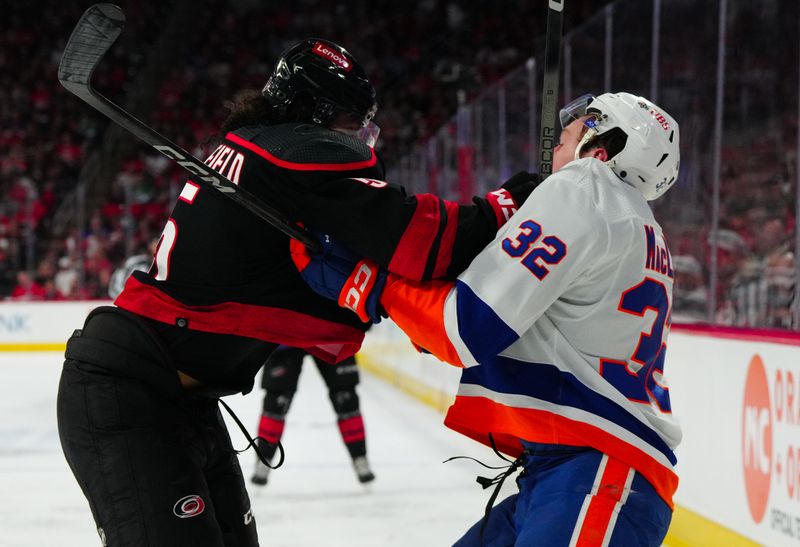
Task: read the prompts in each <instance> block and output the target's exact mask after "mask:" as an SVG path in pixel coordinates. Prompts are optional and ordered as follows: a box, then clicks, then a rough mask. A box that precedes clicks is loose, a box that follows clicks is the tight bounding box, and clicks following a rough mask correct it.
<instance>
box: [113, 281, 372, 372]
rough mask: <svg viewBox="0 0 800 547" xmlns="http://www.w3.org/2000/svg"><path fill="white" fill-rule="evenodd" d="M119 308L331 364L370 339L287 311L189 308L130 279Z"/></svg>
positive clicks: (226, 305) (244, 306) (248, 307)
mask: <svg viewBox="0 0 800 547" xmlns="http://www.w3.org/2000/svg"><path fill="white" fill-rule="evenodd" d="M114 304H115V305H117V306H119V307H120V308H123V309H126V310H128V311H130V312H133V313H136V314H138V315H141V316H142V317H147V318H149V319H153V320H155V321H161V322H162V323H167V324H168V325H174V324H175V323H176V321H177V320H178V319H185V320H186V321H187V326H188V328H190V329H192V330H197V331H202V332H213V333H217V334H233V335H236V336H246V337H248V338H255V339H257V340H264V341H266V342H273V343H276V344H286V345H287V346H292V347H296V348H303V349H305V350H307V351H308V352H309V353H311V354H312V355H314V356H316V357H319V358H320V359H323V360H325V361H328V362H331V363H338V362H339V361H341V360H342V359H346V358H347V357H350V356H352V355H354V354H355V352H356V351H358V349H359V348H360V347H361V342H362V341H363V339H364V333H363V332H361V331H360V330H358V329H357V328H355V327H350V326H347V325H341V324H339V323H334V322H333V321H326V320H324V319H319V318H317V317H313V316H310V315H306V314H303V313H299V312H296V311H292V310H287V309H283V308H273V307H270V306H257V305H253V304H240V303H238V302H223V303H220V304H213V305H209V306H187V305H185V304H182V303H181V302H179V301H177V300H175V299H174V298H171V297H170V296H169V295H167V294H166V293H164V292H162V291H160V290H159V289H157V288H155V287H153V286H151V285H147V284H145V283H142V282H141V281H139V280H137V279H136V278H135V277H134V276H131V277H129V278H128V281H127V283H125V289H124V290H123V291H122V293H121V294H120V295H119V296H118V297H117V299H116V300H115V301H114Z"/></svg>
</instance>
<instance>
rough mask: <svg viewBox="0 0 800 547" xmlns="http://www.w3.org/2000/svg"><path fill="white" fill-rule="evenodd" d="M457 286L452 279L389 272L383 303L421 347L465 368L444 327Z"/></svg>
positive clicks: (401, 327)
mask: <svg viewBox="0 0 800 547" xmlns="http://www.w3.org/2000/svg"><path fill="white" fill-rule="evenodd" d="M454 288H455V283H453V282H452V281H426V282H424V283H419V282H415V281H410V280H407V279H403V278H402V277H398V276H396V275H394V274H389V277H388V279H387V281H386V287H385V288H384V290H383V294H382V295H381V305H382V306H383V309H384V310H386V313H388V314H389V317H391V318H392V320H393V321H394V322H395V323H396V324H397V326H398V327H400V329H401V330H402V331H403V332H405V333H406V335H408V337H409V338H410V339H411V341H412V342H414V343H415V344H416V345H417V346H420V347H422V348H424V349H426V350H427V351H429V352H431V353H432V354H433V355H435V356H436V357H438V358H439V359H441V360H442V361H445V362H446V363H450V364H451V365H456V366H459V367H463V366H464V364H463V363H462V362H461V358H460V357H459V356H458V353H457V352H456V349H455V348H454V347H453V344H452V343H451V342H450V339H449V338H448V337H447V332H446V331H445V328H444V301H445V299H446V298H447V295H448V294H450V291H451V290H453V289H454Z"/></svg>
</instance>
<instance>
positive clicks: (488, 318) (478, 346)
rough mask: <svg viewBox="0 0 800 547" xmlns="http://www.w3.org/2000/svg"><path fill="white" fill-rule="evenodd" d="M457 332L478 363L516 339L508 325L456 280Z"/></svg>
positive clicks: (516, 336)
mask: <svg viewBox="0 0 800 547" xmlns="http://www.w3.org/2000/svg"><path fill="white" fill-rule="evenodd" d="M456 295H457V300H456V310H457V313H458V335H459V336H460V337H461V340H462V341H463V342H464V344H465V345H466V346H467V349H469V351H470V353H472V356H473V357H474V358H475V360H476V361H477V362H479V363H483V362H484V361H486V360H488V359H491V358H492V357H494V356H495V355H497V354H498V353H500V352H501V351H503V350H504V349H506V348H507V347H508V346H510V345H511V344H513V343H514V342H516V341H517V339H518V338H519V335H518V334H517V333H516V332H514V330H513V329H511V327H509V326H508V325H506V324H505V323H504V322H503V320H502V319H500V317H498V315H497V314H496V313H495V312H494V310H493V309H492V308H491V307H489V306H488V305H487V304H486V303H485V302H484V301H483V300H481V299H480V298H478V295H476V294H475V293H474V292H473V291H472V289H470V288H469V287H468V286H467V285H466V284H465V283H463V282H461V281H456Z"/></svg>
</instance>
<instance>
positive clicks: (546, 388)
mask: <svg viewBox="0 0 800 547" xmlns="http://www.w3.org/2000/svg"><path fill="white" fill-rule="evenodd" d="M561 123H562V127H563V131H562V134H561V141H560V144H559V145H558V146H557V147H556V148H555V151H554V160H553V173H554V174H553V175H552V176H550V177H549V178H548V179H547V180H546V181H544V182H543V183H542V184H541V185H540V186H539V187H538V188H537V189H536V190H535V191H534V192H533V193H532V194H531V196H530V197H529V199H528V200H527V201H526V202H525V203H524V204H523V205H522V206H521V207H520V209H519V211H518V212H517V213H516V214H515V215H514V216H513V217H511V219H510V220H509V221H508V223H506V224H505V226H504V227H503V228H501V229H500V231H499V232H498V233H497V237H496V239H495V240H494V241H493V242H492V243H490V244H489V245H488V246H487V247H486V248H485V249H484V250H483V251H482V252H481V253H480V254H479V255H478V257H477V258H475V260H474V261H473V262H472V263H471V265H470V266H469V268H468V269H467V270H466V271H465V272H464V273H463V274H461V275H460V276H459V278H458V280H457V281H455V282H443V281H433V282H423V283H420V282H412V281H408V280H405V279H402V278H399V277H396V276H394V275H393V274H388V275H387V274H386V273H385V272H383V271H381V270H379V269H378V268H377V267H375V266H374V265H373V264H371V263H370V262H369V261H365V260H361V261H359V260H358V258H357V257H353V256H352V255H349V254H348V251H347V250H346V249H343V248H341V247H339V246H338V245H336V244H335V243H333V242H331V241H325V240H324V238H323V242H324V243H325V245H326V249H325V252H324V253H323V254H322V255H317V256H313V257H308V256H305V257H299V258H298V260H296V263H297V264H298V268H303V270H302V273H303V276H304V278H305V279H306V281H307V282H308V283H309V284H310V285H311V286H312V288H315V290H318V291H319V292H326V291H327V292H328V294H331V292H333V293H337V294H339V295H340V296H339V303H340V305H343V306H346V307H350V308H351V309H353V310H354V311H356V312H357V313H359V315H361V316H362V318H363V319H365V320H366V319H370V320H373V321H377V320H380V314H381V313H386V314H388V315H389V317H391V318H392V319H393V320H394V321H395V323H397V325H398V326H399V327H400V328H401V329H403V330H404V331H405V332H406V333H407V334H408V336H409V337H410V338H411V340H412V341H414V343H415V344H417V345H418V346H420V347H422V348H425V349H426V350H428V351H430V352H431V353H433V354H434V355H436V356H437V357H439V358H440V359H442V360H444V361H447V362H449V363H452V364H454V365H456V366H460V367H464V370H463V372H462V376H461V383H460V386H459V389H458V394H457V397H456V400H455V402H454V404H453V406H452V407H451V408H450V409H449V411H448V413H447V417H446V419H445V424H446V425H447V426H448V427H451V428H452V429H454V430H456V431H459V432H461V433H463V434H465V435H467V436H469V437H471V438H473V439H475V440H477V441H479V442H481V443H484V444H487V445H494V446H496V447H497V448H498V449H499V450H500V451H501V452H504V453H506V454H509V455H511V456H512V457H515V458H517V460H516V461H515V462H514V465H513V466H512V467H513V468H516V467H522V468H523V472H522V474H521V475H520V477H519V479H518V485H519V488H520V491H519V493H518V494H515V495H513V496H511V497H509V498H507V499H506V500H504V501H503V502H501V503H500V504H498V505H497V506H496V507H494V508H493V509H492V510H491V512H490V513H489V514H488V515H487V517H486V518H484V519H482V521H480V522H478V523H477V524H476V525H475V526H473V527H472V528H471V529H470V530H469V531H468V532H467V533H466V535H464V537H462V538H461V539H460V540H459V541H458V542H457V543H456V545H457V546H459V547H462V546H472V545H481V544H485V545H491V546H500V545H503V546H505V545H518V546H523V545H524V546H534V545H535V546H538V545H541V546H548V547H550V546H561V545H563V546H567V545H576V546H589V545H598V546H599V545H611V546H625V547H627V546H630V545H646V546H658V545H660V544H661V542H662V540H663V539H664V536H665V535H666V532H667V529H668V527H669V522H670V519H671V516H672V508H673V502H672V496H673V493H674V492H675V489H676V488H677V484H678V477H677V475H676V473H675V469H674V465H675V463H676V459H675V455H674V453H673V450H674V449H675V447H676V446H677V444H678V442H679V441H680V437H681V433H680V428H679V426H678V425H677V423H676V422H675V420H674V419H673V417H672V414H671V406H670V400H669V388H668V386H667V382H666V379H665V376H664V357H665V353H666V347H667V345H666V340H667V333H668V331H669V325H670V311H671V298H672V284H673V270H672V264H671V259H670V254H669V250H668V248H667V244H666V241H665V239H664V237H663V235H662V231H661V227H660V226H659V225H658V223H657V222H656V220H655V219H654V217H653V214H652V212H651V210H650V208H649V207H648V204H647V201H648V200H653V199H656V198H657V197H659V196H660V195H662V194H663V193H664V192H666V191H667V190H668V189H669V188H670V187H671V186H672V184H673V183H674V182H675V180H676V178H677V176H678V170H679V162H680V157H679V156H680V152H679V134H678V124H677V123H676V122H675V120H674V119H672V118H671V117H670V116H669V115H668V114H667V113H666V112H665V111H664V110H663V109H661V108H660V107H658V106H656V105H654V104H653V103H651V102H650V101H648V100H646V99H644V98H642V97H635V96H633V95H631V94H628V93H606V94H603V95H600V96H598V97H594V96H591V95H589V96H584V97H582V98H580V99H578V100H577V101H574V102H573V103H571V104H570V105H568V106H567V107H566V108H564V109H563V110H562V111H561ZM299 252H300V249H299V248H298V253H299ZM337 291H338V292H337Z"/></svg>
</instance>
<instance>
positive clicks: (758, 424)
mask: <svg viewBox="0 0 800 547" xmlns="http://www.w3.org/2000/svg"><path fill="white" fill-rule="evenodd" d="M771 408H772V405H771V403H770V397H769V385H768V383H767V372H766V370H765V369H764V362H763V361H762V360H761V357H760V356H759V355H754V356H753V358H752V359H751V360H750V365H749V367H748V369H747V379H746V381H745V387H744V404H743V405H742V466H743V471H744V485H745V491H746V493H747V505H748V506H749V508H750V515H751V516H752V517H753V520H754V521H755V522H756V523H759V522H761V520H762V519H763V518H764V513H765V512H766V510H767V501H768V500H769V487H770V483H771V482H772V452H773V451H772V414H771Z"/></svg>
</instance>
